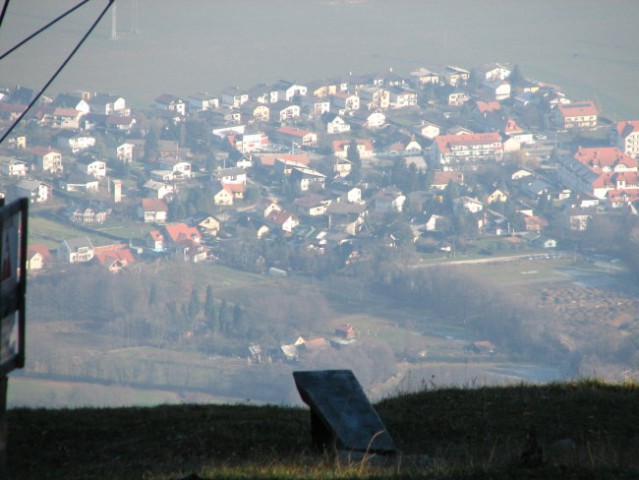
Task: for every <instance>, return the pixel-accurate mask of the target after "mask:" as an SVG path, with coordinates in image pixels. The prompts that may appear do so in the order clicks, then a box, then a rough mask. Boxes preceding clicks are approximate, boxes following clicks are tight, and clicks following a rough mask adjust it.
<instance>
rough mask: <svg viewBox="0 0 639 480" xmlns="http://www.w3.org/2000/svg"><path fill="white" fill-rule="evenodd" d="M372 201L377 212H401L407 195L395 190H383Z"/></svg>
mask: <svg viewBox="0 0 639 480" xmlns="http://www.w3.org/2000/svg"><path fill="white" fill-rule="evenodd" d="M371 201H372V205H373V209H374V210H375V211H376V212H381V213H386V212H401V211H402V210H403V209H404V203H405V202H406V195H404V194H403V193H401V192H400V191H399V190H397V189H395V188H383V189H381V190H379V191H378V192H377V193H375V194H374V195H373V197H372V199H371Z"/></svg>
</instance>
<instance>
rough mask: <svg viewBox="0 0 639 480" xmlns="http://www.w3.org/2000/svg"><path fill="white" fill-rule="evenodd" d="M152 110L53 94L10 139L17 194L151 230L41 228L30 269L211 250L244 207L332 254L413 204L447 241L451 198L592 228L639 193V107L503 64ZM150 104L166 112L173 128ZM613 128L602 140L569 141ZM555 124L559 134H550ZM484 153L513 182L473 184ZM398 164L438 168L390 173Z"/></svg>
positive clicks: (494, 217)
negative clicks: (112, 238)
mask: <svg viewBox="0 0 639 480" xmlns="http://www.w3.org/2000/svg"><path fill="white" fill-rule="evenodd" d="M32 98H33V91H31V90H30V89H28V88H25V87H18V86H16V87H8V88H4V89H1V90H0V125H2V127H3V128H7V127H8V126H9V125H10V124H11V123H12V122H13V121H14V120H15V119H16V118H18V116H19V115H20V114H21V113H22V112H23V111H24V109H25V108H26V105H27V104H28V103H29V102H30V101H31V100H32ZM151 113H152V115H149V112H145V111H141V110H140V111H136V110H134V109H132V108H131V107H130V106H129V105H128V104H127V102H126V100H125V99H124V98H123V97H120V96H118V95H111V94H109V95H107V94H93V93H91V92H84V91H77V92H70V93H65V94H60V95H57V96H56V97H54V98H44V97H43V98H41V99H40V101H39V102H38V103H37V104H36V106H35V107H34V108H33V109H32V110H31V111H30V113H29V116H28V117H26V120H24V125H22V126H20V127H19V128H17V129H16V130H15V132H14V133H13V135H12V136H10V137H9V138H8V139H7V141H6V143H5V144H3V145H1V146H0V194H2V195H4V196H6V197H7V198H8V199H12V198H18V197H28V198H30V199H31V202H32V203H33V204H34V206H41V207H42V208H46V206H47V205H50V204H52V203H54V202H57V203H56V206H57V208H58V210H57V211H59V210H60V203H61V204H62V205H63V206H66V207H67V208H66V210H65V211H66V213H65V215H67V219H68V220H69V221H72V222H76V223H81V224H83V225H85V226H91V225H96V224H104V223H107V222H115V223H117V222H118V220H119V219H121V218H126V219H127V221H128V220H130V219H135V220H136V221H138V222H139V223H140V225H141V226H142V227H143V228H145V229H146V233H145V234H144V239H143V240H144V241H143V245H142V244H141V243H138V245H137V246H136V247H135V248H133V247H132V245H131V243H130V242H129V243H127V242H126V241H124V240H123V241H121V242H116V244H115V245H108V246H93V245H92V244H91V241H90V240H89V239H88V238H87V237H82V238H70V239H61V240H60V243H59V245H57V250H56V252H55V255H53V254H51V250H52V249H49V248H46V247H45V246H44V245H38V244H32V245H30V247H29V249H30V250H29V255H30V261H29V269H30V270H32V271H34V270H37V269H40V268H42V267H43V266H46V265H47V264H49V263H52V262H53V260H54V259H55V260H56V261H57V262H64V263H82V262H98V263H100V264H102V265H105V266H106V267H107V268H108V269H109V270H110V271H113V272H117V271H119V270H121V269H122V268H126V267H127V266H128V265H130V264H132V263H134V262H136V261H139V260H140V258H143V257H144V255H141V254H145V253H146V254H150V255H153V254H163V253H167V252H170V253H172V254H173V255H176V256H178V257H179V258H183V259H185V260H187V261H192V262H202V261H206V260H208V259H211V258H212V256H213V252H212V250H211V247H210V241H209V240H210V239H211V238H215V237H217V236H220V235H224V234H225V233H226V237H225V238H227V239H228V238H229V237H231V235H228V232H230V231H236V230H234V229H233V228H231V226H233V225H235V224H237V222H238V221H240V219H241V220H243V221H244V222H245V223H246V221H247V219H250V222H248V223H249V225H251V228H250V229H243V230H242V231H243V232H248V233H246V234H249V235H252V236H253V237H254V238H258V239H259V238H268V237H269V236H273V235H278V236H285V237H296V238H298V239H301V241H303V242H304V243H305V245H306V246H307V248H308V249H309V250H311V251H313V252H315V253H317V254H318V255H319V254H322V253H325V252H326V251H327V250H328V249H330V248H334V247H337V246H340V245H343V244H344V243H345V242H352V241H353V240H355V239H357V238H358V236H360V235H361V234H362V232H365V231H366V227H367V225H368V224H369V223H370V222H371V221H373V220H374V219H379V218H383V217H384V216H387V215H393V214H400V213H401V212H405V211H407V210H409V211H410V212H411V217H412V221H411V223H410V227H411V231H412V232H413V236H414V238H413V239H414V240H415V241H418V239H419V238H421V237H424V236H428V235H439V237H438V238H440V239H441V237H442V235H444V234H445V233H446V232H448V230H447V227H446V225H448V226H450V224H451V222H450V218H449V217H450V216H452V215H455V210H457V211H462V212H464V213H465V214H468V215H469V216H470V217H471V218H472V219H473V221H474V222H476V225H475V227H476V229H477V231H478V232H480V233H482V234H490V235H498V236H512V235H513V233H522V232H523V233H531V232H532V233H534V236H535V237H537V238H539V236H541V235H543V234H544V231H545V229H546V228H547V226H548V222H547V220H546V219H545V218H544V216H543V213H542V212H539V211H537V208H536V207H537V203H538V202H539V200H540V199H541V198H544V199H545V200H553V201H556V202H557V205H561V207H560V208H562V209H563V211H565V221H566V225H567V227H568V228H570V229H572V230H584V229H586V228H587V225H588V221H589V219H591V218H592V215H593V211H595V210H596V211H599V212H601V211H602V210H605V209H607V208H620V207H627V208H631V209H632V208H633V203H634V202H636V201H637V199H639V181H638V180H637V178H638V171H637V167H638V166H637V156H638V155H639V121H621V122H618V123H616V124H615V123H612V122H610V121H609V120H607V119H605V118H604V117H602V116H601V114H600V112H599V110H598V108H597V106H596V105H595V103H594V102H593V101H591V100H578V101H572V100H571V99H569V98H568V97H567V96H566V95H565V94H564V93H563V92H561V91H560V89H559V88H558V87H556V86H552V85H547V84H544V83H541V82H536V81H531V80H528V79H525V78H524V77H523V76H522V75H521V74H520V73H519V71H518V70H517V71H514V69H511V68H509V67H507V66H504V65H500V64H490V65H482V66H480V67H477V68H473V69H471V70H466V69H464V68H461V67H457V66H447V67H445V68H443V69H442V71H440V72H435V71H432V70H428V69H425V68H420V69H417V70H415V71H413V72H411V73H410V74H398V73H396V72H393V71H392V70H389V71H387V72H382V73H379V74H370V75H364V76H358V77H356V76H353V75H349V76H347V77H345V78H339V79H332V80H322V81H314V82H308V83H304V84H299V83H295V82H291V81H284V80H282V81H279V82H276V83H275V84H271V85H266V84H263V85H257V86H255V87H253V88H251V89H247V90H243V89H240V88H230V89H228V90H226V91H223V92H220V93H219V94H217V95H213V94H208V93H197V94H193V95H190V96H188V97H185V98H184V97H179V96H176V95H172V94H163V95H161V96H159V97H157V98H156V100H155V104H154V106H153V112H151ZM151 117H152V118H153V121H155V122H156V123H157V122H161V125H162V128H160V129H159V132H160V135H159V138H153V133H152V132H153V129H152V127H151V126H150V125H151V124H152V122H151V120H150V118H151ZM194 123H198V124H203V125H205V132H206V135H205V136H206V138H200V139H190V140H188V141H187V140H185V138H183V137H184V136H183V135H179V134H178V137H179V138H178V139H176V138H171V135H169V134H164V133H163V132H176V131H177V132H180V131H184V130H185V129H187V127H189V125H192V124H194ZM602 129H603V130H605V131H606V133H607V134H606V135H605V136H604V137H605V139H604V140H602V141H601V142H600V143H601V145H600V146H588V147H587V148H582V147H580V146H579V145H576V144H574V142H573V141H572V140H574V138H577V137H579V136H583V135H584V132H586V133H587V132H597V131H601V130H602ZM34 132H35V133H34ZM608 134H609V135H608ZM551 137H552V138H555V139H557V138H561V139H563V140H562V141H561V142H557V141H555V142H554V144H553V142H549V141H545V140H546V139H547V138H551ZM602 138H603V137H602ZM566 139H569V141H565V140H566ZM202 145H204V147H202ZM533 159H536V160H537V163H535V162H532V160H533ZM486 164H495V165H498V166H499V167H500V168H504V169H508V177H509V179H510V181H509V182H507V183H502V184H496V183H493V184H487V185H482V186H481V187H482V188H477V185H473V184H472V183H468V179H469V178H476V175H474V173H475V172H477V171H478V170H481V169H482V168H483V166H484V165H486ZM540 164H543V166H545V167H546V168H538V167H539V165H540ZM398 166H399V167H400V168H404V169H406V170H407V171H409V172H410V174H411V175H413V176H419V175H423V178H425V179H427V180H426V181H427V183H426V184H420V185H419V187H418V188H417V187H413V188H411V189H410V190H409V189H407V188H406V186H404V185H397V184H392V183H391V182H389V181H388V180H387V179H388V178H389V172H390V171H391V170H392V169H395V168H397V167H398ZM451 184H456V185H457V186H458V187H460V189H461V191H462V192H463V195H461V196H460V197H459V198H458V199H456V204H455V209H453V211H445V210H443V209H442V208H441V207H437V204H438V202H439V203H440V204H441V198H442V192H444V191H445V190H446V189H448V188H449V186H450V185H451ZM194 189H199V190H200V191H203V192H205V195H206V196H207V198H206V205H207V208H205V209H204V210H202V211H200V212H198V213H197V214H196V215H193V214H189V215H188V216H187V215H183V216H182V217H180V216H179V215H178V213H177V212H179V211H180V210H179V209H177V208H173V207H175V205H176V204H178V203H179V202H180V201H183V199H184V198H185V197H187V196H188V195H187V193H188V192H189V191H191V190H194ZM479 192H481V194H480V193H479ZM505 202H513V204H515V205H516V208H515V211H516V215H517V216H518V219H519V221H517V222H513V219H512V218H508V216H506V215H505V214H504V213H503V212H501V211H500V209H499V208H495V206H496V205H499V204H503V203H505ZM501 210H503V209H501ZM36 211H37V210H36ZM514 225H520V227H519V228H518V229H515V228H513V226H514ZM448 228H449V227H448ZM517 230H519V231H517ZM389 245H392V242H391V243H389ZM218 247H219V246H218ZM219 248H223V247H219ZM47 252H49V253H48V254H47Z"/></svg>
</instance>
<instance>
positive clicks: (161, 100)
mask: <svg viewBox="0 0 639 480" xmlns="http://www.w3.org/2000/svg"><path fill="white" fill-rule="evenodd" d="M155 107H156V108H157V109H159V110H164V111H166V112H172V113H176V114H177V115H180V116H182V117H183V116H185V115H186V102H185V101H184V100H182V99H181V98H179V97H176V96H175V95H170V94H167V93H165V94H163V95H160V96H159V97H157V98H156V99H155Z"/></svg>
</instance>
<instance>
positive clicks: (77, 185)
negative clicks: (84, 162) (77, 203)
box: [60, 172, 100, 193]
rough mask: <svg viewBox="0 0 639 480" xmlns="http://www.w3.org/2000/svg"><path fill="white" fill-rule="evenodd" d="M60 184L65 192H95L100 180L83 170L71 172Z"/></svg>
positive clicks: (98, 187)
mask: <svg viewBox="0 0 639 480" xmlns="http://www.w3.org/2000/svg"><path fill="white" fill-rule="evenodd" d="M60 185H61V186H62V188H64V190H66V191H67V192H86V193H89V192H97V191H98V190H99V189H100V182H99V181H98V179H97V178H95V177H94V176H92V175H89V174H87V173H84V172H71V173H70V174H69V175H67V176H66V178H65V179H64V180H62V181H61V182H60Z"/></svg>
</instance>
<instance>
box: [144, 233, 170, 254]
mask: <svg viewBox="0 0 639 480" xmlns="http://www.w3.org/2000/svg"><path fill="white" fill-rule="evenodd" d="M146 245H147V246H148V247H149V248H150V249H151V250H152V251H154V252H164V251H165V250H166V249H167V248H168V245H167V243H166V239H165V238H164V235H163V234H162V232H161V231H160V230H151V231H150V232H149V233H148V235H147V236H146Z"/></svg>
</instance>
